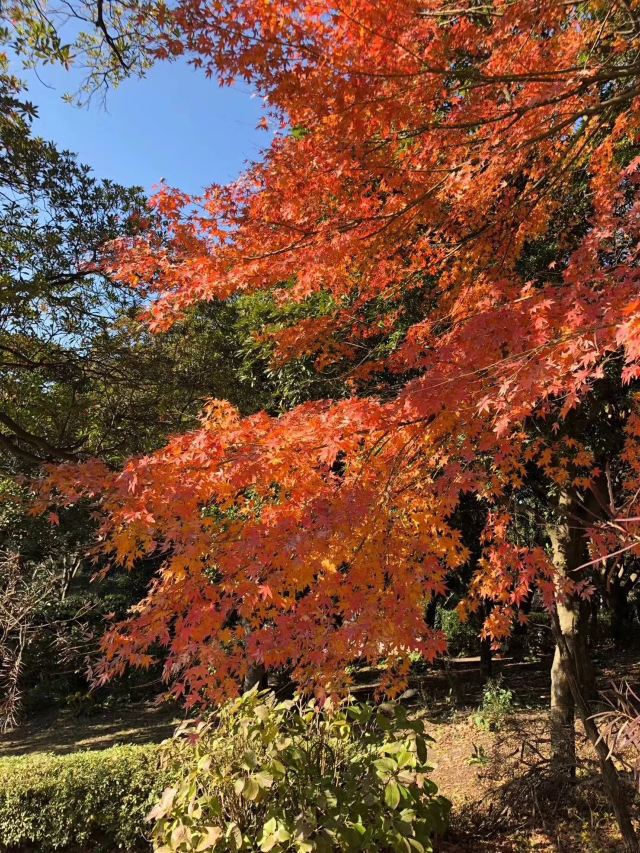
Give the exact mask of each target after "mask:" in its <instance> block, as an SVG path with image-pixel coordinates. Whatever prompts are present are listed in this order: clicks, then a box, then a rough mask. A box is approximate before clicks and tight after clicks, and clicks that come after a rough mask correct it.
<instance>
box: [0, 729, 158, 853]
mask: <svg viewBox="0 0 640 853" xmlns="http://www.w3.org/2000/svg"><path fill="white" fill-rule="evenodd" d="M164 784H166V780H164V779H163V778H162V777H161V776H160V774H159V764H158V747H157V746H155V745H147V746H116V747H112V748H111V749H105V750H101V751H98V752H80V753H74V754H72V755H50V754H47V753H38V754H35V755H26V756H20V757H15V758H2V759H0V850H13V849H18V850H37V851H50V850H65V851H74V853H75V851H77V853H80V851H82V853H86V851H91V853H94V851H96V853H97V851H104V852H105V853H107V851H108V853H112V851H115V850H136V849H138V848H142V849H145V846H146V848H147V849H148V844H146V843H145V840H144V833H145V830H146V829H147V828H148V827H147V826H146V825H145V821H144V816H145V814H146V813H147V812H148V811H149V808H150V806H151V805H152V804H153V802H154V801H155V800H157V798H158V796H159V793H160V792H161V791H162V788H163V787H164Z"/></svg>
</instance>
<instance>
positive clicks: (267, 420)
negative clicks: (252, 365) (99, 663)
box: [45, 0, 640, 725]
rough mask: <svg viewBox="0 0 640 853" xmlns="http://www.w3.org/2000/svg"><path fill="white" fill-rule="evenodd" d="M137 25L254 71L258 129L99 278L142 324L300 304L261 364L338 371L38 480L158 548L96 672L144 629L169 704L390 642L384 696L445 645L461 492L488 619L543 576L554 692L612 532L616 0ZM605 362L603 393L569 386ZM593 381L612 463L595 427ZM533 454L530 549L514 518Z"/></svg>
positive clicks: (185, 17)
mask: <svg viewBox="0 0 640 853" xmlns="http://www.w3.org/2000/svg"><path fill="white" fill-rule="evenodd" d="M152 9H153V7H144V8H143V9H142V10H141V12H140V14H141V15H149V14H152V13H153V12H152ZM157 20H158V22H159V32H158V34H157V35H156V36H155V37H154V38H155V42H154V44H153V46H152V51H153V53H154V55H155V56H156V57H157V58H160V59H162V58H172V57H175V56H177V55H180V54H183V53H186V54H187V55H188V56H190V57H191V59H192V61H193V62H194V63H195V64H196V65H198V66H202V67H203V68H204V70H205V72H206V73H208V74H214V75H216V76H217V77H218V78H219V79H221V80H222V81H223V82H227V83H230V82H232V81H233V80H235V79H244V80H247V81H249V82H250V83H251V84H252V85H253V86H254V87H255V88H256V89H257V90H258V91H259V92H260V94H262V95H263V96H264V99H265V104H266V109H267V114H266V118H265V124H267V123H270V124H271V125H272V126H275V127H276V129H277V130H276V133H275V137H274V139H273V142H272V143H271V145H270V147H269V149H268V151H267V152H266V155H265V157H264V159H263V160H262V162H260V163H258V164H256V165H254V166H252V167H251V168H249V169H248V170H247V172H246V173H245V174H243V175H242V177H241V178H240V179H239V180H238V181H236V182H235V183H233V184H231V185H228V186H212V187H210V188H209V189H208V190H207V191H205V192H204V193H203V194H202V195H201V196H200V197H198V198H194V197H190V196H188V195H186V194H184V193H182V192H180V191H179V190H174V189H171V188H166V187H165V188H163V189H162V190H161V191H160V192H159V193H158V195H157V196H156V197H155V199H154V202H153V203H154V206H155V210H156V212H157V214H158V216H159V217H160V218H161V219H162V221H163V234H162V236H161V237H158V235H157V234H155V233H153V232H150V233H149V234H148V236H147V237H146V239H136V240H131V241H129V240H121V241H118V242H117V243H116V244H114V245H113V246H112V247H111V249H110V253H109V257H108V259H107V264H108V267H109V271H110V273H111V274H112V275H114V276H116V277H117V278H119V279H120V280H121V281H123V282H126V283H128V284H130V285H132V286H135V287H139V288H141V289H142V292H143V293H144V294H145V295H149V296H151V297H152V299H151V301H150V305H149V310H148V319H149V322H150V324H151V326H152V327H153V328H155V329H159V330H162V329H167V328H169V327H170V326H171V324H172V323H174V322H175V321H176V320H177V319H179V318H180V317H181V316H182V315H183V313H184V311H185V310H187V309H188V308H189V306H191V305H193V304H196V303H198V302H200V301H203V300H208V299H235V298H237V297H238V295H240V294H248V293H255V292H257V291H267V292H269V293H271V294H272V295H273V296H274V298H276V299H278V300H280V301H281V302H282V303H283V304H298V305H300V306H301V309H302V308H304V306H310V305H311V304H315V310H309V311H307V312H305V311H304V310H301V311H300V313H299V314H298V315H297V316H296V315H294V316H293V318H292V322H291V323H289V324H286V325H285V326H284V327H281V328H277V329H274V330H267V331H266V332H265V334H267V335H268V336H269V337H270V340H271V341H272V342H273V345H274V347H275V353H274V358H275V359H276V361H278V360H279V361H280V362H286V361H287V360H289V359H292V358H299V357H301V356H304V357H307V358H313V359H314V361H315V364H316V367H317V368H318V369H319V370H324V369H334V368H335V367H336V366H338V367H339V368H340V369H342V370H343V372H344V375H345V376H346V377H347V378H348V381H349V383H350V387H351V389H352V395H351V396H350V397H348V398H346V399H343V400H339V401H331V400H324V401H312V402H307V403H304V404H302V405H300V406H298V407H295V408H292V409H291V410H289V411H287V412H285V413H283V414H282V415H280V416H279V417H273V416H269V415H267V414H265V413H258V414H255V415H252V416H250V417H241V416H240V414H239V413H238V411H237V410H235V409H234V408H233V407H232V406H231V405H229V404H227V403H225V402H223V401H213V402H211V403H209V404H208V406H207V407H206V409H205V412H204V415H203V418H202V424H201V427H200V429H197V430H195V431H193V432H190V433H188V434H186V435H181V436H178V437H176V438H174V439H172V440H171V441H170V442H169V443H168V444H167V446H166V447H165V448H163V449H162V450H161V451H159V452H157V453H155V454H153V455H148V456H144V457H141V458H137V459H133V460H131V461H130V462H129V463H128V464H127V465H126V466H125V467H124V469H123V470H122V471H119V472H115V473H114V472H112V471H110V470H108V469H107V468H106V467H105V466H104V465H102V464H101V463H100V462H97V461H93V462H90V463H87V464H86V465H85V466H84V467H83V468H82V469H80V470H79V469H78V468H77V467H74V466H63V467H61V468H58V469H57V470H56V471H55V472H52V474H51V477H50V479H49V481H48V482H47V484H46V486H45V491H46V490H47V489H48V488H49V487H50V488H51V490H53V491H54V492H57V493H58V494H59V495H61V496H62V497H61V499H62V500H67V501H72V500H74V499H77V498H79V497H81V496H91V497H95V498H98V499H99V501H100V504H101V508H102V510H103V518H104V521H103V527H102V531H101V535H102V537H103V543H104V548H105V549H106V550H107V551H109V552H110V553H112V554H113V555H114V557H115V558H116V559H117V560H118V561H120V562H122V563H125V564H127V565H132V564H133V563H134V562H135V560H136V559H137V558H138V557H141V556H143V555H146V554H150V553H156V552H157V551H158V550H159V549H164V551H165V552H166V557H167V558H166V562H165V566H164V569H163V571H162V573H161V574H160V575H159V576H158V579H157V580H156V582H155V583H154V584H153V586H152V587H151V589H150V591H149V595H148V597H147V599H146V600H145V601H144V602H142V604H141V605H140V606H139V607H138V608H137V610H136V612H134V613H133V614H132V616H131V618H130V619H129V620H128V621H127V622H125V623H123V624H119V625H117V626H115V627H114V628H113V629H112V630H111V631H110V632H109V633H108V634H107V637H106V639H105V642H104V651H105V668H106V670H105V671H107V670H108V671H110V672H113V671H116V672H117V671H120V670H121V669H122V668H123V667H124V666H125V665H126V664H134V665H143V666H144V665H147V664H148V663H149V662H150V661H151V659H152V649H153V648H154V647H156V646H158V645H160V646H163V647H165V648H166V650H167V651H168V657H167V662H166V668H165V669H166V675H167V678H168V679H169V680H170V681H171V682H172V684H173V688H172V689H173V691H174V692H175V693H176V694H181V693H187V694H188V697H189V698H188V701H190V702H193V701H197V700H198V699H199V698H208V699H220V698H222V697H223V696H226V695H228V694H229V693H233V692H234V691H236V690H237V687H238V682H239V679H240V678H241V677H242V675H243V673H244V672H245V671H246V668H247V665H248V661H250V660H259V661H261V662H263V663H264V664H265V665H266V666H267V667H278V666H282V665H285V664H286V665H291V666H293V668H294V676H295V678H296V680H297V681H298V682H299V683H300V684H301V685H303V686H304V687H310V686H315V687H316V689H321V690H324V691H330V692H331V691H338V690H340V689H341V688H343V687H345V686H346V685H347V684H348V683H349V675H348V673H347V672H346V671H345V664H346V663H347V662H349V661H351V660H354V659H365V660H369V661H376V662H377V661H380V660H381V659H385V660H386V661H387V663H388V668H387V669H386V671H385V672H386V676H385V683H384V685H383V686H384V687H385V689H387V690H389V691H391V692H393V691H394V690H398V689H399V688H400V686H401V685H402V680H403V676H404V675H406V673H407V670H408V659H409V653H410V652H419V653H420V654H422V655H423V656H424V657H426V658H427V659H432V658H433V657H434V656H436V655H437V654H438V653H440V652H442V651H443V650H444V641H443V637H442V635H441V634H440V633H439V632H438V631H435V630H433V629H431V628H429V627H428V626H427V625H426V623H425V620H424V607H425V603H426V602H427V601H428V599H429V598H430V597H431V596H433V595H436V594H439V593H441V592H442V591H443V590H444V588H445V584H446V577H447V574H448V573H450V572H454V571H456V570H457V569H458V568H459V567H460V566H461V565H463V564H464V563H465V561H466V559H467V556H468V553H467V548H466V547H465V545H464V543H463V541H462V537H461V534H460V531H459V530H458V529H456V527H455V526H454V525H453V524H452V521H451V519H452V514H453V513H454V511H455V509H456V507H457V506H458V504H459V501H460V498H461V495H464V494H471V495H475V496H476V497H477V499H478V500H480V501H482V502H483V503H484V504H486V506H487V520H486V525H485V527H484V531H483V533H482V545H483V551H482V556H481V558H480V559H479V561H478V563H477V568H476V571H475V576H474V578H473V581H472V584H471V589H470V596H469V599H468V602H467V605H466V606H467V607H468V608H471V609H473V608H477V607H479V606H480V605H481V603H482V602H483V601H485V600H490V601H492V602H493V607H492V609H491V612H490V614H489V616H488V618H487V620H486V622H485V628H484V630H485V632H486V634H487V635H488V636H490V637H491V638H493V640H494V641H496V642H499V641H500V640H501V639H503V638H504V637H506V636H507V635H508V633H509V631H510V626H511V624H512V623H513V620H514V619H517V618H519V613H520V606H521V604H522V603H523V602H524V601H525V600H526V598H527V596H528V595H529V594H530V591H531V589H532V588H533V586H534V585H535V586H536V587H537V588H538V589H540V590H541V591H542V593H543V595H544V598H545V601H546V602H547V604H548V606H549V607H550V608H554V607H555V606H556V605H557V612H558V625H557V628H558V632H559V640H560V641H561V642H560V643H559V652H558V655H559V657H558V661H557V663H558V672H557V673H556V684H557V685H559V684H560V685H561V682H562V680H563V678H564V688H563V689H565V691H566V689H568V688H567V685H569V686H571V681H572V679H573V680H574V681H575V678H574V673H572V672H571V671H569V672H567V671H566V668H567V661H568V660H569V659H570V658H571V657H572V655H574V656H575V652H576V650H577V645H576V644H577V643H578V642H579V637H578V634H579V631H578V627H577V626H578V623H579V622H580V618H581V617H580V610H581V606H582V600H583V599H584V598H585V596H588V594H589V590H590V584H591V577H590V572H589V570H588V569H589V566H588V565H587V564H589V563H591V564H592V567H593V566H596V567H597V566H599V565H600V563H599V562H598V561H600V562H602V561H603V560H604V558H605V557H606V556H607V555H612V554H614V553H617V554H622V553H626V554H634V553H636V552H637V549H638V538H637V536H636V535H635V532H634V531H635V530H636V527H635V525H636V524H637V516H638V512H637V500H638V476H639V474H640V447H639V445H638V437H639V435H640V426H639V424H640V411H639V409H638V401H637V399H636V397H635V388H636V384H637V380H638V377H639V376H640V364H639V360H640V337H639V332H640V300H639V299H638V284H639V268H638V236H639V225H640V222H639V217H638V214H639V206H638V191H637V188H638V183H639V179H640V158H639V156H638V154H639V150H638V143H639V139H638V134H639V130H640V109H639V106H640V102H639V100H638V99H639V97H640V63H639V61H638V45H639V41H640V4H638V3H637V2H636V0H615V2H602V0H594V2H583V3H571V2H559V0H543V2H540V3H535V4H532V3H529V2H524V0H494V2H487V3H482V2H449V3H447V2H436V0H420V2H418V0H391V2H387V3H384V4H379V3H374V2H371V0H345V2H342V3H339V4H338V3H335V2H331V0H296V2H293V0H290V1H289V2H288V0H277V2H258V0H240V2H235V3H228V4H227V3H224V2H214V3H211V4H207V5H204V4H201V3H199V2H196V0H182V2H178V3H177V4H176V6H175V8H173V9H172V10H171V11H168V10H165V9H162V10H161V15H160V16H159V17H158V18H157ZM314 300H316V302H315V303H314ZM318 300H320V302H318ZM609 375H615V382H614V384H615V386H616V388H617V389H619V390H618V392H617V393H618V397H617V398H616V400H615V401H614V402H611V401H607V400H604V401H602V404H601V405H599V406H595V405H594V404H593V402H594V400H600V398H599V397H598V388H599V387H600V386H601V385H602V384H603V383H606V381H607V377H608V376H609ZM608 406H609V407H611V406H614V407H615V406H617V407H618V408H617V410H619V412H620V413H621V417H620V423H619V429H620V430H621V431H624V432H623V435H624V441H623V444H624V446H623V447H621V448H620V449H619V452H618V453H617V456H616V457H615V459H603V458H601V455H599V454H600V448H599V446H598V445H597V442H595V441H594V440H593V437H594V435H595V434H596V433H597V432H598V429H596V427H600V428H602V427H603V425H604V424H605V423H606V418H608V417H609V415H608V414H607V412H609V409H608V408H607V407H608ZM576 413H581V415H582V416H583V419H585V420H586V421H587V422H588V424H587V426H586V428H582V429H577V430H576V429H574V423H575V421H576ZM587 416H588V417H587ZM605 463H606V464H605ZM607 465H608V466H609V467H608V468H607ZM611 466H614V468H615V475H614V476H611V475H610V476H609V478H608V486H606V485H605V487H604V488H605V491H603V482H604V481H603V478H604V479H605V480H606V478H607V471H609V474H611V470H612V468H611ZM532 472H535V476H537V477H539V478H541V479H542V480H543V481H544V482H545V483H546V489H547V502H548V507H549V512H548V518H547V519H546V523H547V524H548V526H549V529H550V531H551V535H550V538H551V540H552V544H553V547H552V548H551V551H550V552H549V551H548V549H545V548H544V547H543V544H544V543H543V542H541V543H539V544H534V545H533V546H527V545H523V544H521V543H520V542H519V541H518V537H517V535H516V534H515V532H514V511H513V508H514V500H515V499H514V496H515V495H517V493H518V490H520V489H521V488H522V487H523V485H524V484H525V482H526V481H527V479H528V478H529V477H530V476H531V475H532ZM614 487H615V489H614ZM607 488H608V489H609V491H608V492H607V491H606V489H607ZM614 491H615V494H614ZM603 496H606V497H603ZM594 502H595V503H594ZM594 506H595V509H594ZM576 515H578V516H580V525H579V530H578V532H577V533H576V524H575V523H573V522H574V519H575V516H576ZM587 528H588V529H589V530H590V537H589V539H587V538H586V536H585V530H586V529H587ZM588 549H589V550H588ZM558 696H559V694H558ZM558 696H557V697H556V698H558ZM565 699H566V697H565ZM563 701H564V700H563ZM565 705H566V702H565ZM563 714H564V717H563V718H562V719H561V724H562V725H566V724H567V720H568V717H567V714H566V708H564V709H562V708H561V717H562V715H563ZM571 719H572V718H571Z"/></svg>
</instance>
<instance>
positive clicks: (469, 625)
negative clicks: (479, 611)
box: [435, 604, 480, 657]
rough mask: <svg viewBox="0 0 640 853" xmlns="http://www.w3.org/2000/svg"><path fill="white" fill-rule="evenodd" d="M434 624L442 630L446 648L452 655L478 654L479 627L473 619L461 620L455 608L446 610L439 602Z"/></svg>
mask: <svg viewBox="0 0 640 853" xmlns="http://www.w3.org/2000/svg"><path fill="white" fill-rule="evenodd" d="M435 624H436V627H437V628H440V629H441V630H442V631H443V632H444V635H445V636H446V638H447V649H448V652H449V654H450V655H451V656H452V657H457V656H461V655H477V654H478V651H479V648H480V639H479V634H480V629H479V627H478V625H477V624H475V623H474V621H473V620H469V621H467V622H461V621H460V617H459V616H458V612H457V611H456V610H446V609H445V608H444V607H442V605H440V604H439V605H438V607H437V608H436V622H435Z"/></svg>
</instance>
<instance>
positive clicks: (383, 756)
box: [150, 690, 450, 853]
mask: <svg viewBox="0 0 640 853" xmlns="http://www.w3.org/2000/svg"><path fill="white" fill-rule="evenodd" d="M429 740H430V738H429V737H428V736H427V735H426V734H425V731H424V725H423V723H422V721H421V720H412V719H409V718H408V716H407V713H406V711H405V709H404V708H403V707H402V706H399V705H395V704H394V705H392V704H385V705H381V706H379V707H371V706H369V705H362V704H342V705H339V706H337V707H330V706H325V708H324V709H320V708H319V707H318V705H317V704H316V703H315V702H314V701H312V702H310V703H308V704H307V703H305V702H303V701H302V700H300V699H295V700H290V701H284V702H278V701H277V700H276V698H275V697H274V695H273V693H265V692H258V691H256V690H252V691H250V692H248V693H245V694H244V696H242V697H240V698H239V699H236V700H234V701H231V702H229V703H227V704H226V705H225V706H223V707H222V709H221V710H220V711H219V712H218V713H217V715H216V716H214V717H212V718H211V719H210V720H208V721H204V722H203V721H200V722H198V723H193V722H190V723H186V724H184V725H183V726H182V727H181V729H179V731H178V733H177V734H176V737H175V738H174V740H173V742H172V743H170V744H169V745H168V746H167V748H166V749H167V752H166V756H165V766H166V769H167V770H168V772H169V774H170V775H171V776H173V777H174V780H175V781H174V782H173V784H172V786H171V787H169V788H167V789H166V790H165V792H164V794H163V796H162V799H161V800H160V802H159V803H158V804H157V805H156V806H155V808H154V809H153V810H152V812H151V814H150V818H151V819H155V827H154V830H153V838H154V842H155V849H156V851H157V853H169V851H185V853H186V851H203V850H216V851H224V852H225V853H226V851H265V853H266V851H298V853H312V851H334V850H377V851H387V850H389V851H392V850H393V851H395V850H399V851H404V850H406V851H418V853H421V851H429V850H431V849H432V845H431V841H432V838H433V836H434V835H436V834H438V833H441V832H442V831H443V830H444V829H445V828H446V824H447V818H448V813H449V807H450V804H449V802H448V801H447V800H446V799H444V798H443V797H441V796H438V795H437V788H436V785H435V784H434V783H433V782H432V781H431V779H430V778H429V772H430V770H431V767H430V766H429V764H428V763H427V743H428V742H429Z"/></svg>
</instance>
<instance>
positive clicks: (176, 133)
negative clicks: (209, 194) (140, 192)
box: [14, 62, 270, 192]
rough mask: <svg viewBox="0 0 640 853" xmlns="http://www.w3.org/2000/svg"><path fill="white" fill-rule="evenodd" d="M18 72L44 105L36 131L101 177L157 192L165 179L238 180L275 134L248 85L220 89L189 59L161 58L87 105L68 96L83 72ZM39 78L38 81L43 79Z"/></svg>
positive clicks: (191, 183) (190, 186)
mask: <svg viewBox="0 0 640 853" xmlns="http://www.w3.org/2000/svg"><path fill="white" fill-rule="evenodd" d="M14 71H15V73H16V74H17V75H18V76H19V77H21V78H22V79H23V80H25V81H26V82H27V84H28V86H29V92H28V99H29V100H30V101H31V102H32V103H34V104H35V105H36V106H37V108H38V113H39V117H38V119H37V120H36V121H35V122H34V133H36V134H37V135H39V136H42V137H44V138H45V139H50V140H51V141H53V142H55V143H56V144H57V145H58V146H59V147H61V148H68V149H69V150H71V151H75V152H76V153H77V154H78V155H79V158H80V160H81V161H83V162H84V163H86V164H87V165H89V166H91V167H92V168H93V170H94V172H95V173H96V175H97V176H98V177H101V178H112V179H113V180H116V181H118V182H120V183H122V184H136V185H141V186H143V187H144V188H145V189H146V190H147V191H151V189H152V187H153V185H154V184H157V183H158V182H159V181H160V179H161V178H164V179H165V180H166V181H167V183H168V184H170V185H172V186H177V187H179V188H180V189H182V190H185V191H187V192H198V191H200V190H201V189H202V188H203V187H205V186H207V185H209V184H211V183H213V182H220V183H225V182H227V181H229V180H231V179H233V178H235V177H236V176H237V175H238V174H239V172H240V171H241V170H242V168H243V165H244V164H245V163H246V162H247V161H248V160H256V159H259V157H260V151H261V149H263V148H265V147H266V146H267V144H268V142H269V138H270V137H269V134H268V133H266V132H265V131H264V130H256V125H257V123H258V121H259V119H260V117H261V115H262V111H261V106H262V105H261V101H260V99H259V98H258V97H257V96H252V93H251V92H250V90H249V89H248V87H247V86H246V85H240V86H234V87H231V88H224V89H222V88H220V87H219V86H218V85H217V84H216V82H215V81H214V80H208V79H206V77H205V75H204V73H203V72H201V71H200V72H199V71H196V70H194V69H192V68H191V67H190V66H188V65H187V63H186V62H175V63H166V62H163V63H159V64H158V65H156V66H155V67H154V68H152V69H151V71H150V72H149V74H148V76H147V77H146V78H144V79H142V80H126V81H125V82H124V83H122V84H121V85H120V87H119V88H118V89H115V90H113V91H111V92H109V93H108V95H107V102H106V108H105V107H104V106H103V105H102V104H101V102H100V98H95V99H94V101H93V102H92V103H91V104H89V106H88V107H81V108H79V107H74V106H71V105H70V104H67V103H66V102H64V101H62V95H63V94H64V93H65V92H74V91H75V90H76V89H77V88H78V79H79V78H78V76H77V75H76V74H74V73H73V72H65V71H64V69H62V68H56V67H45V68H41V69H40V70H39V71H38V76H36V75H35V74H34V73H33V72H29V71H23V70H22V69H21V68H20V67H19V64H18V63H16V64H15V66H14ZM38 78H39V79H38Z"/></svg>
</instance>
